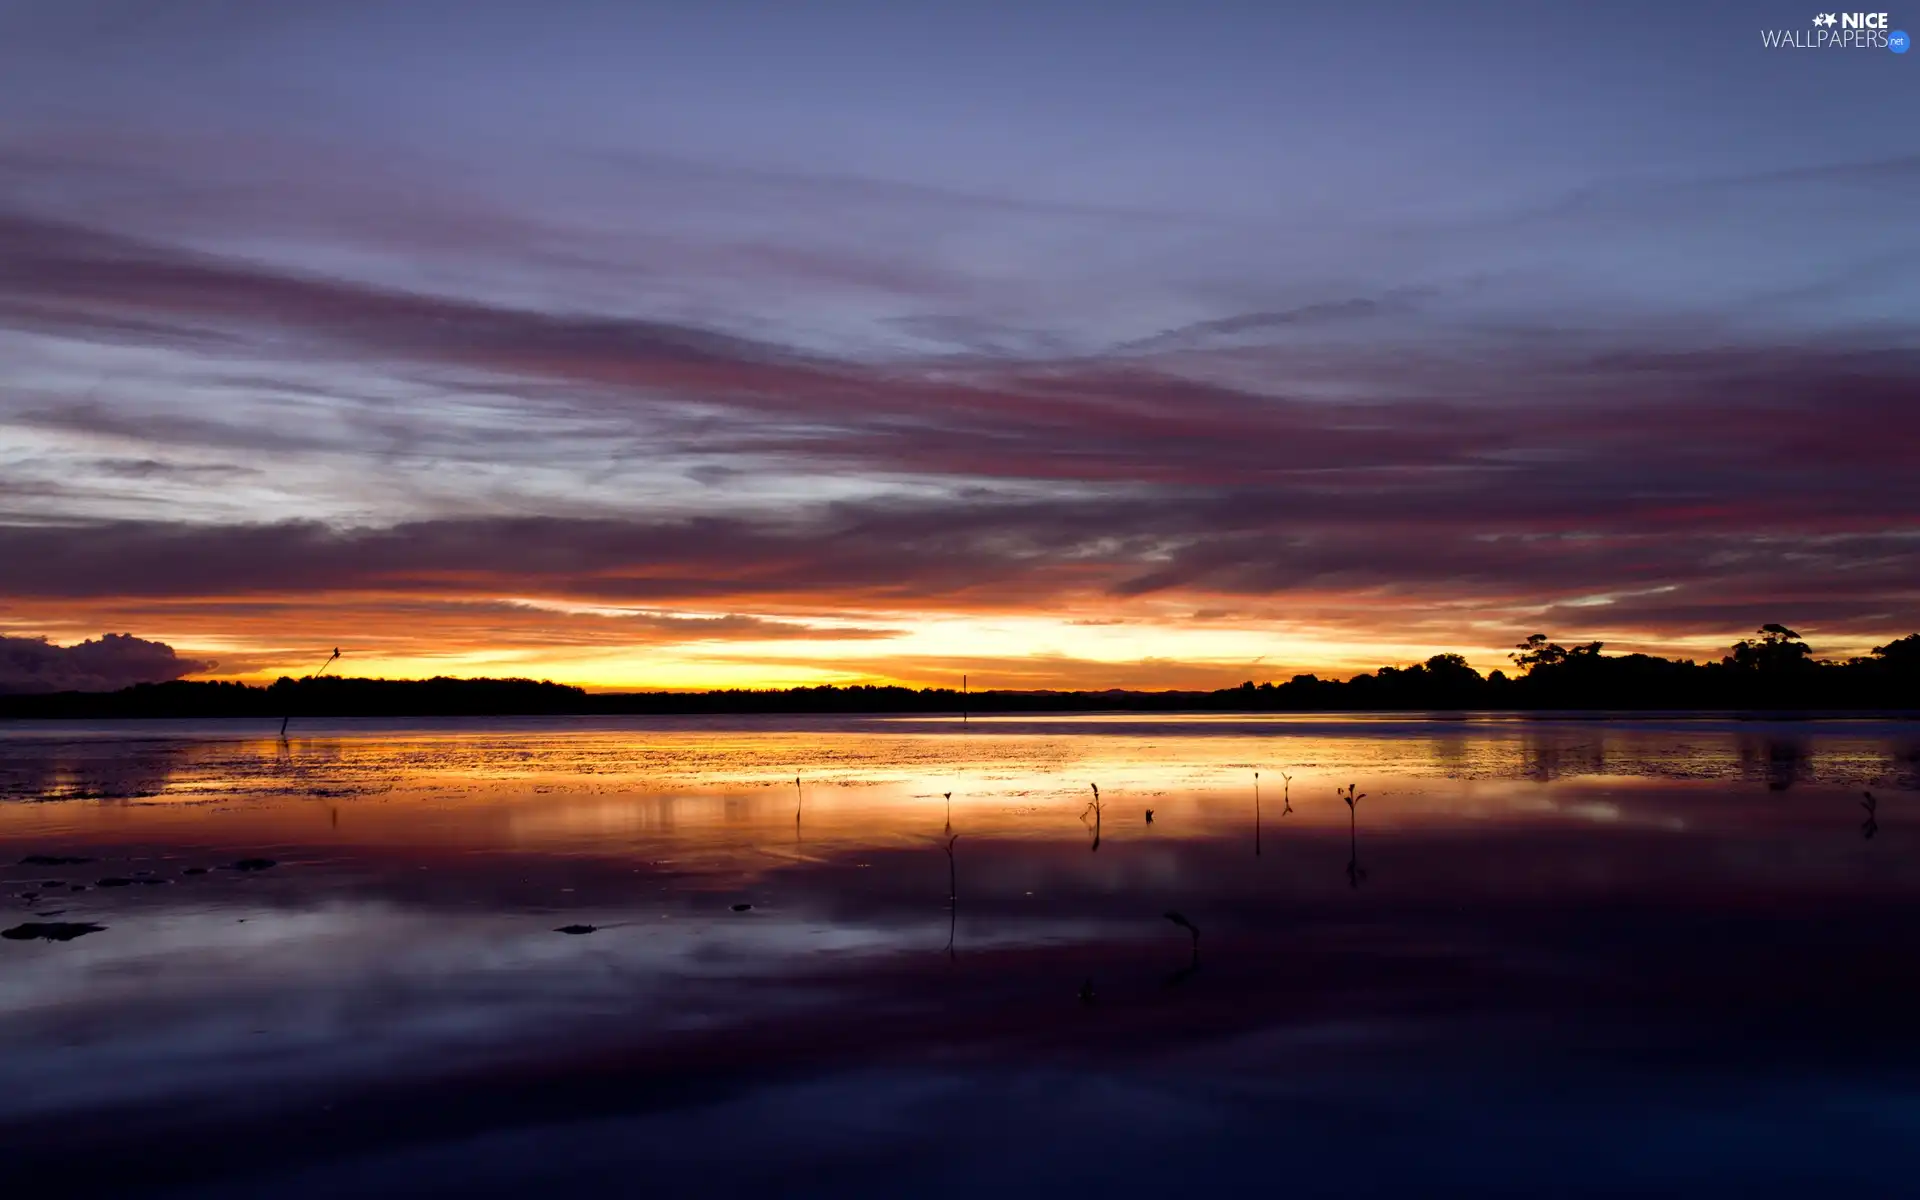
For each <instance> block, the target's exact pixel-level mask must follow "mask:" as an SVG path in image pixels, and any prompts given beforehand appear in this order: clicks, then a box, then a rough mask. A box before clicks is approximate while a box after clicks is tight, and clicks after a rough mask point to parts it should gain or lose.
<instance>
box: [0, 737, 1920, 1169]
mask: <svg viewBox="0 0 1920 1200" xmlns="http://www.w3.org/2000/svg"><path fill="white" fill-rule="evenodd" d="M274 732H275V731H274V730H273V729H272V728H267V729H260V728H253V727H246V726H242V725H238V724H206V725H185V724H181V725H170V724H166V723H143V724H126V725H111V724H100V725H85V726H79V725H74V726H52V725H25V724H23V725H15V726H10V727H8V726H0V863H5V864H7V865H5V866H4V867H0V877H3V878H4V880H5V884H4V890H3V894H4V896H5V900H4V901H3V902H4V904H5V905H6V906H7V912H6V913H5V918H6V920H5V923H6V925H7V926H8V927H12V928H17V927H18V926H20V925H23V924H27V923H30V922H31V923H39V924H55V923H61V924H87V925H97V926H100V927H101V928H99V929H98V930H97V931H93V932H87V933H84V934H81V935H79V936H76V937H73V938H72V939H71V940H66V941H47V940H16V939H9V940H5V941H0V1051H4V1053H0V1145H4V1146H5V1147H6V1155H7V1158H8V1161H9V1169H10V1170H11V1171H13V1172H15V1173H16V1174H15V1175H14V1177H15V1178H40V1179H45V1180H47V1181H49V1183H50V1184H52V1185H53V1192H54V1193H55V1194H69V1195H72V1194H85V1193H86V1191H88V1190H89V1189H96V1188H97V1189H104V1188H109V1187H114V1188H123V1187H140V1188H142V1189H143V1190H146V1191H148V1192H149V1193H150V1194H151V1193H152V1192H154V1191H156V1190H157V1191H161V1192H165V1191H169V1190H177V1191H178V1192H179V1193H180V1194H183V1195H186V1194H190V1195H196V1196H205V1195H245V1194H250V1193H253V1192H255V1191H270V1192H272V1193H273V1194H277V1195H282V1196H306V1195H313V1196H331V1195H356V1196H359V1195H388V1194H394V1195H400V1194H428V1193H433V1192H438V1191H450V1192H461V1193H463V1194H469V1195H494V1194H499V1195H524V1194H525V1192H526V1190H527V1189H528V1188H529V1187H539V1186H549V1187H551V1186H560V1187H574V1188H578V1189H579V1190H581V1191H583V1192H588V1191H591V1192H592V1194H627V1193H628V1192H633V1193H635V1194H638V1193H640V1192H642V1191H644V1192H645V1193H646V1194H701V1195H726V1194H737V1193H743V1192H749V1191H753V1192H760V1193H765V1194H809V1195H811V1194H818V1195H829V1194H831V1195H838V1196H844V1195H848V1194H854V1195H934V1196H945V1195H953V1196H960V1195H968V1196H974V1195H979V1194H981V1193H982V1192H983V1191H985V1190H987V1189H997V1190H1000V1191H1003V1192H1005V1191H1013V1192H1015V1193H1019V1194H1027V1193H1034V1192H1056V1191H1059V1190H1061V1189H1068V1190H1069V1192H1070V1193H1072V1194H1078V1192H1079V1190H1081V1189H1094V1188H1097V1189H1100V1190H1102V1191H1106V1192H1114V1193H1121V1194H1144V1193H1149V1192H1155V1193H1157V1192H1164V1191H1167V1190H1169V1189H1181V1188H1189V1187H1191V1188H1199V1189H1208V1188H1216V1187H1217V1188H1226V1187H1236V1188H1237V1187H1244V1186H1249V1185H1251V1186H1258V1187H1262V1188H1265V1189H1271V1190H1275V1191H1279V1190H1286V1191H1289V1192H1292V1193H1295V1194H1309V1195H1317V1194H1335V1193H1339V1194H1342V1195H1353V1194H1371V1193H1394V1194H1410V1195H1433V1194H1460V1195H1468V1194H1471V1195H1475V1196H1488V1195H1527V1196H1538V1195H1610V1194H1620V1193H1622V1192H1629V1191H1630V1192H1634V1193H1636V1194H1642V1195H1646V1194H1657V1195H1668V1194H1670V1195H1681V1194H1686V1195H1699V1194H1701V1192H1702V1191H1703V1190H1705V1191H1707V1192H1708V1193H1714V1192H1726V1193H1729V1194H1740V1195H1749V1196H1751V1195H1809V1194H1847V1195H1896V1194H1912V1193H1913V1190H1914V1189H1915V1188H1916V1187H1920V1175H1916V1171H1920V1023H1916V1022H1915V1021H1914V1019H1913V1017H1914V1014H1915V1012H1916V1011H1917V1010H1920V795H1916V791H1917V790H1920V726H1915V725H1914V724H1912V723H1899V722H1884V723H1877V722H1871V721H1846V722H1816V723H1777V724H1770V723H1746V722H1736V721H1694V720H1682V719H1675V720H1654V721H1624V722H1598V721H1522V720H1477V721H1471V722H1446V721H1424V720H1403V719H1356V718H1339V719H1299V718H1295V719H1288V720H1247V719H1222V718H1218V717H1206V718H1191V719H1168V718H1162V717H1155V718H1151V719H1136V718H1051V719H1025V718H1023V719H1018V720H981V719H976V720H974V721H972V722H971V723H969V724H967V725H965V726H963V725H962V724H960V723H959V722H957V721H951V720H928V719H881V718H875V719H866V720H835V719H821V720H805V721H793V720H771V719H770V720H751V719H734V720H727V721H701V720H654V721H624V722H613V721H608V722H590V721H589V722H582V721H536V720H528V721H497V722H445V723H425V724H419V723H415V724H399V723H381V722H359V723H350V722H338V723H318V722H307V723H296V725H295V727H294V729H293V731H292V736H291V738H290V740H289V741H287V742H284V743H283V742H281V741H280V740H279V739H278V738H277V737H275V736H273V734H274ZM1256 771H1257V772H1258V773H1259V779H1258V796H1257V801H1256V781H1255V772H1256ZM1288 775H1290V776H1291V780H1290V781H1289V780H1288V779H1287V778H1285V776H1288ZM796 777H797V779H798V783H797V784H796ZM1349 783H1351V784H1354V785H1356V786H1357V790H1358V791H1359V792H1361V793H1364V796H1365V798H1364V799H1362V800H1360V801H1359V803H1358V805H1357V807H1356V809H1355V811H1354V813H1353V814H1352V816H1351V818H1350V814H1349V810H1348V807H1347V806H1346V804H1345V803H1344V802H1343V801H1341V800H1340V799H1338V798H1337V797H1336V795H1335V789H1336V787H1339V788H1344V787H1345V786H1346V785H1348V784H1349ZM1092 784H1098V785H1099V788H1100V792H1101V796H1102V799H1103V807H1102V809H1101V810H1100V811H1099V812H1098V814H1095V813H1091V812H1088V811H1087V809H1088V805H1089V801H1090V800H1091V799H1092V791H1091V788H1090V785H1092ZM1868 790H1870V791H1872V792H1873V794H1874V795H1875V797H1876V798H1877V801H1878V807H1877V811H1876V813H1875V818H1876V820H1877V828H1876V829H1873V833H1874V836H1872V837H1868V836H1866V834H1867V832H1868V831H1869V828H1871V827H1868V826H1864V825H1863V822H1864V821H1866V820H1867V817H1868V814H1867V812H1866V810H1865V809H1864V808H1863V807H1862V803H1861V801H1862V793H1863V791H1868ZM949 792H950V793H951V794H952V795H951V800H950V801H949V800H947V799H946V798H945V797H944V796H943V793H949ZM1148 809H1152V810H1153V813H1154V819H1153V821H1152V822H1151V824H1149V823H1148V822H1147V820H1146V811H1147V810H1148ZM954 835H957V840H954V841H951V842H950V840H949V839H950V838H951V837H952V836H954ZM949 847H950V848H951V854H949ZM29 855H43V856H52V857H56V858H57V857H82V858H87V859H91V860H93V861H90V862H85V863H75V864H64V865H27V864H20V865H14V864H18V863H19V860H21V859H23V858H25V857H27V856H29ZM248 859H270V860H273V862H274V864H275V865H273V866H271V867H267V868H263V869H258V870H237V869H234V867H233V864H235V863H237V862H241V861H243V860H248ZM200 868H205V869H206V870H205V871H204V873H200V872H199V869H200ZM189 872H194V873H189ZM106 880H124V881H127V882H124V883H104V884H103V882H102V881H106ZM950 895H952V896H956V897H957V902H950V899H949V897H950ZM743 905H750V906H751V907H749V908H739V909H738V910H737V906H743ZM1168 910H1174V911H1177V912H1179V913H1180V914H1182V915H1183V916H1184V917H1185V918H1186V919H1187V920H1188V921H1189V922H1191V924H1192V925H1194V926H1197V927H1198V929H1199V930H1200V936H1199V938H1198V943H1197V949H1196V945H1195V940H1194V939H1193V938H1192V937H1191V936H1190V935H1189V933H1188V931H1187V930H1186V929H1185V928H1182V927H1181V926H1178V925H1176V924H1175V923H1173V922H1171V921H1169V920H1168V919H1166V917H1165V916H1164V915H1163V914H1164V913H1166V912H1167V911H1168ZM576 925H577V926H592V927H594V930H593V932H591V933H585V934H567V933H561V932H557V930H558V929H559V928H561V927H565V926H576ZM1196 963H1197V967H1196ZM1089 985H1090V990H1091V1002H1090V1003H1089V1002H1087V1001H1085V1000H1083V998H1082V992H1083V991H1084V990H1087V989H1088V988H1089ZM22 1172H24V1174H21V1173H22Z"/></svg>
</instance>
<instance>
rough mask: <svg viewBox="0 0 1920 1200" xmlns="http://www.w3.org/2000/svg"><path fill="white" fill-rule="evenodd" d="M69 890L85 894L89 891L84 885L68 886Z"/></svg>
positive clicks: (73, 884)
mask: <svg viewBox="0 0 1920 1200" xmlns="http://www.w3.org/2000/svg"><path fill="white" fill-rule="evenodd" d="M67 890H68V891H70V892H84V891H86V890H87V885H86V884H84V883H70V884H68V885H67Z"/></svg>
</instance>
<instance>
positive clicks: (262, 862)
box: [233, 858, 280, 871]
mask: <svg viewBox="0 0 1920 1200" xmlns="http://www.w3.org/2000/svg"><path fill="white" fill-rule="evenodd" d="M279 865H280V864H279V863H277V862H275V861H274V860H273V859H271V858H243V859H241V860H240V861H239V862H237V863H235V864H233V869H234V870H236V871H265V870H268V869H269V868H272V867H277V866H279Z"/></svg>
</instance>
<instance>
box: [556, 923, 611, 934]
mask: <svg viewBox="0 0 1920 1200" xmlns="http://www.w3.org/2000/svg"><path fill="white" fill-rule="evenodd" d="M599 928H600V927H599V926H598V925H562V926H561V927H560V928H558V929H556V930H554V932H555V933H575V934H578V933H592V932H594V931H595V930H597V929H599Z"/></svg>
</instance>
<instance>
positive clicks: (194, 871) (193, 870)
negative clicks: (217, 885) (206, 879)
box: [180, 867, 207, 875]
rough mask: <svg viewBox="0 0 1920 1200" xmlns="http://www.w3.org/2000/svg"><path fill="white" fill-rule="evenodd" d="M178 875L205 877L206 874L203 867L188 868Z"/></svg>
mask: <svg viewBox="0 0 1920 1200" xmlns="http://www.w3.org/2000/svg"><path fill="white" fill-rule="evenodd" d="M180 873H181V874H182V875H205V874H206V873H207V869H206V868H205V867H188V868H187V869H186V870H184V871H182V872H180Z"/></svg>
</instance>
